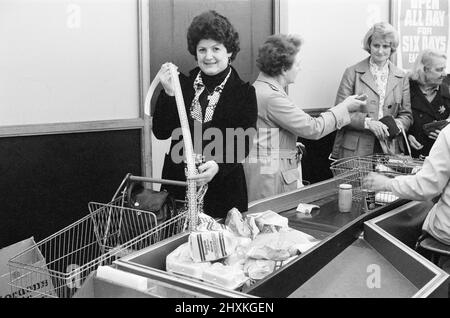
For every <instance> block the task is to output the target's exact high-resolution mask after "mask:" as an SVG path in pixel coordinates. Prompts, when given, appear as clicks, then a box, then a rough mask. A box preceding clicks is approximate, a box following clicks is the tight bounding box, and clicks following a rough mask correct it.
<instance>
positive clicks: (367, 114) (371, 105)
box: [331, 22, 412, 159]
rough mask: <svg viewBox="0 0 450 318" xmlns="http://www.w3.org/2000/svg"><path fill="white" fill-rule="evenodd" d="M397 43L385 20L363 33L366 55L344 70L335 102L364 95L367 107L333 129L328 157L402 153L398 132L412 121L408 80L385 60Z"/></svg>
mask: <svg viewBox="0 0 450 318" xmlns="http://www.w3.org/2000/svg"><path fill="white" fill-rule="evenodd" d="M398 44H399V36H398V33H397V31H396V30H395V29H394V28H393V27H392V25H390V24H389V23H386V22H379V23H376V24H374V25H373V26H372V27H371V28H370V29H369V31H368V32H367V33H366V35H365V36H364V40H363V48H364V50H365V51H367V52H368V53H369V54H370V56H369V57H367V58H365V59H364V60H362V61H360V62H359V63H357V64H355V65H353V66H351V67H349V68H347V69H346V70H345V72H344V75H343V77H342V80H341V83H340V85H339V89H338V92H337V96H336V104H338V103H340V102H341V101H343V100H344V99H345V98H346V97H347V96H350V95H354V94H365V95H367V109H366V110H365V111H364V112H355V113H353V114H352V116H351V123H350V125H348V126H346V127H345V128H344V129H341V130H339V131H338V132H337V134H336V138H335V141H334V145H333V150H332V153H331V158H332V159H340V158H346V157H350V156H365V155H371V154H374V153H389V154H399V153H401V152H406V151H405V150H406V148H405V145H404V144H403V139H402V137H401V136H400V133H401V130H402V129H403V130H404V131H407V130H408V129H409V127H410V125H411V123H412V113H411V102H410V96H409V81H408V77H407V76H406V74H405V72H403V71H402V70H400V69H399V68H398V67H396V66H395V65H394V64H393V63H392V62H391V61H389V58H390V57H391V56H392V54H394V53H395V51H396V50H397V47H398Z"/></svg>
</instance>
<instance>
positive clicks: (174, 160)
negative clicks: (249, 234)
mask: <svg viewBox="0 0 450 318" xmlns="http://www.w3.org/2000/svg"><path fill="white" fill-rule="evenodd" d="M187 42H188V50H189V52H190V53H191V54H192V55H193V56H194V58H195V60H196V61H197V64H198V67H196V68H194V69H193V70H191V71H190V73H189V75H188V76H185V75H184V74H180V85H181V89H182V92H183V98H184V103H185V106H186V114H187V115H188V116H187V117H188V122H189V127H190V129H191V135H192V137H193V138H194V140H193V143H194V150H195V151H197V152H200V151H201V153H198V154H202V155H203V156H205V161H206V162H205V163H203V164H201V165H200V166H199V167H198V170H199V174H197V175H195V176H194V177H193V178H192V179H195V180H196V181H197V184H198V185H204V184H208V190H207V192H206V194H205V197H204V212H205V213H207V214H209V215H211V216H213V217H217V218H223V217H225V216H226V215H227V212H228V211H229V210H230V209H232V208H237V209H239V210H240V211H247V207H248V199H247V188H246V182H245V175H244V170H243V167H242V163H241V162H242V161H243V160H244V159H245V157H246V156H247V155H248V153H249V151H250V145H251V137H250V136H243V137H242V139H240V141H242V143H240V144H238V145H236V144H237V143H236V140H235V139H234V136H231V137H229V134H228V133H229V132H230V131H231V132H236V131H237V132H239V131H247V130H251V131H254V130H255V128H256V112H257V105H256V95H255V89H254V88H253V86H251V85H250V83H248V82H247V83H246V82H244V81H242V80H241V79H240V77H239V75H238V73H237V71H236V70H235V69H234V68H233V66H231V62H232V61H233V60H234V59H235V57H236V54H237V53H238V52H239V35H238V33H237V31H236V30H235V28H234V27H233V25H232V24H231V23H230V21H229V20H228V19H227V18H226V17H224V16H222V15H220V14H219V13H217V12H216V11H206V12H203V13H201V14H200V15H198V16H196V17H194V19H193V20H192V23H191V25H190V26H189V28H188V32H187ZM160 76H161V77H160V78H161V84H162V85H163V87H164V90H162V91H161V93H160V95H159V97H158V100H157V102H156V107H155V112H154V114H153V126H152V130H153V133H154V134H155V137H156V138H158V139H168V138H169V137H172V142H171V146H170V151H169V154H168V155H166V157H165V160H164V167H163V171H162V177H163V178H165V179H170V180H181V181H184V180H186V176H185V165H184V163H183V161H182V159H183V158H179V157H180V156H181V155H180V153H179V152H180V150H181V147H179V146H180V143H181V140H180V135H179V134H177V132H178V133H179V128H180V120H179V117H178V110H177V105H176V101H175V97H174V87H173V84H172V78H171V75H170V66H169V65H168V63H165V64H163V65H162V66H161V75H160ZM196 129H197V130H196ZM196 132H198V133H196ZM213 133H214V134H213ZM231 135H233V134H231ZM198 136H200V137H198ZM213 137H214V138H213ZM230 138H233V139H231V140H230ZM236 138H237V137H236ZM237 139H239V138H237ZM181 144H182V143H181ZM196 145H199V147H196ZM198 148H200V149H198ZM164 189H166V190H168V191H169V192H170V193H172V194H173V195H174V196H175V197H176V198H177V199H180V200H184V199H185V194H186V189H185V188H183V187H177V186H171V185H165V186H164Z"/></svg>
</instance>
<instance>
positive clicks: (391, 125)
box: [380, 115, 400, 139]
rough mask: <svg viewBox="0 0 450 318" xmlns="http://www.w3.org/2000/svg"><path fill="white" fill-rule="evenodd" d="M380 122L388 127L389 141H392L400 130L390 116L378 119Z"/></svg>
mask: <svg viewBox="0 0 450 318" xmlns="http://www.w3.org/2000/svg"><path fill="white" fill-rule="evenodd" d="M380 121H381V122H382V123H383V124H385V125H386V126H387V127H388V132H389V139H394V138H395V136H397V135H398V134H399V133H400V129H399V128H398V126H397V123H396V122H395V119H394V117H392V116H391V115H387V116H384V117H383V118H380Z"/></svg>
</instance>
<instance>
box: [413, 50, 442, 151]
mask: <svg viewBox="0 0 450 318" xmlns="http://www.w3.org/2000/svg"><path fill="white" fill-rule="evenodd" d="M446 65H447V55H446V54H445V53H443V52H440V51H437V50H433V49H426V50H423V51H421V52H420V53H419V55H418V56H417V58H416V61H415V63H414V65H413V67H412V69H411V71H410V73H409V86H410V91H411V108H412V113H413V118H414V123H413V125H412V126H411V128H410V129H409V131H408V140H409V144H410V145H411V152H412V155H413V156H414V157H416V158H419V157H426V156H428V154H429V153H430V149H431V147H432V146H433V144H434V141H435V140H436V138H437V136H438V135H439V133H440V129H436V130H432V131H430V132H428V131H426V130H425V129H424V128H423V125H425V124H427V123H431V122H433V121H441V120H448V118H449V116H450V91H449V83H448V81H447V82H444V80H445V79H446V77H447V72H446Z"/></svg>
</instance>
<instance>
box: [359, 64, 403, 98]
mask: <svg viewBox="0 0 450 318" xmlns="http://www.w3.org/2000/svg"><path fill="white" fill-rule="evenodd" d="M369 59H370V57H368V58H366V59H364V60H362V61H361V62H359V63H358V64H356V66H355V71H356V72H358V73H361V74H362V75H361V80H362V81H363V82H364V83H366V85H367V86H369V87H370V88H371V89H372V90H373V91H374V92H375V93H376V94H378V89H377V84H376V83H375V80H374V79H373V76H372V74H371V73H370V66H369ZM387 63H388V65H389V75H388V81H387V87H386V96H387V95H388V94H389V92H391V91H392V90H393V89H394V87H395V86H397V84H398V83H400V82H401V79H402V78H404V77H405V74H404V72H403V71H402V70H401V69H399V68H398V67H397V66H395V65H394V64H393V63H392V62H391V61H387Z"/></svg>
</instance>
